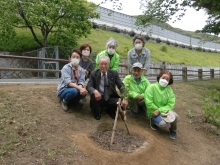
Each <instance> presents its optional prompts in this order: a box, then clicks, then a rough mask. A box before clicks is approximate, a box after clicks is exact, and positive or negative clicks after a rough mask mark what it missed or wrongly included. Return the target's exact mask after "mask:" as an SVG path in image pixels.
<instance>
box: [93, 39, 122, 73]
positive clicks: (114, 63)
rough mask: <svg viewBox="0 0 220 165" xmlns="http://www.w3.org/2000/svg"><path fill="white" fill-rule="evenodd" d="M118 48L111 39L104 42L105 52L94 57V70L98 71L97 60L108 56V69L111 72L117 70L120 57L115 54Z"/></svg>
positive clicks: (115, 42)
mask: <svg viewBox="0 0 220 165" xmlns="http://www.w3.org/2000/svg"><path fill="white" fill-rule="evenodd" d="M117 47H118V43H117V41H116V40H114V39H113V38H112V37H111V38H109V39H108V41H107V42H106V50H103V51H102V52H100V53H99V54H98V55H97V56H96V60H95V62H96V66H95V69H98V68H99V67H98V62H99V58H100V57H101V56H108V57H109V58H110V68H109V69H112V70H116V71H117V70H118V66H119V61H120V57H119V55H118V54H117V53H116V52H115V51H116V48H117Z"/></svg>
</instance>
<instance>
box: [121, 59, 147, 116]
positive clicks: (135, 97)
mask: <svg viewBox="0 0 220 165" xmlns="http://www.w3.org/2000/svg"><path fill="white" fill-rule="evenodd" d="M142 69H143V65H142V64H141V63H140V62H136V63H134V64H133V65H132V69H131V73H132V74H131V75H127V76H126V77H125V79H124V81H123V83H124V85H125V89H126V93H127V97H128V103H129V108H130V114H131V116H132V117H138V112H139V113H140V114H142V115H143V116H145V117H146V105H145V102H144V92H145V90H146V89H147V87H148V86H149V85H150V82H149V81H148V79H146V78H145V77H144V76H143V74H142Z"/></svg>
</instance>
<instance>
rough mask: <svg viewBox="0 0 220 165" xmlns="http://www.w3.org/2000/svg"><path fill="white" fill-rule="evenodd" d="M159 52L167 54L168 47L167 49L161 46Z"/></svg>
mask: <svg viewBox="0 0 220 165" xmlns="http://www.w3.org/2000/svg"><path fill="white" fill-rule="evenodd" d="M160 50H161V51H162V52H165V53H167V52H168V47H167V46H166V45H163V46H162V47H161V48H160Z"/></svg>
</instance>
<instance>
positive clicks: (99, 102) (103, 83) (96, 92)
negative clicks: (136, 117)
mask: <svg viewBox="0 0 220 165" xmlns="http://www.w3.org/2000/svg"><path fill="white" fill-rule="evenodd" d="M109 64H110V59H109V57H107V56H101V57H100V58H99V62H98V66H99V69H98V70H94V71H92V73H91V75H90V78H89V82H88V84H87V87H86V89H87V90H88V92H89V94H90V96H91V98H90V108H91V109H92V111H93V113H94V118H95V119H96V120H100V118H101V111H102V109H103V108H105V107H107V111H108V112H109V114H110V116H111V117H112V118H115V114H116V113H115V111H116V109H117V102H118V99H119V98H120V96H119V95H118V93H117V91H116V89H115V85H116V86H117V87H118V89H119V90H120V92H121V94H122V95H123V93H124V84H123V83H122V81H121V79H120V78H119V75H118V72H117V71H115V70H110V69H109ZM126 106H127V101H126V100H125V99H123V100H122V102H121V107H122V108H126Z"/></svg>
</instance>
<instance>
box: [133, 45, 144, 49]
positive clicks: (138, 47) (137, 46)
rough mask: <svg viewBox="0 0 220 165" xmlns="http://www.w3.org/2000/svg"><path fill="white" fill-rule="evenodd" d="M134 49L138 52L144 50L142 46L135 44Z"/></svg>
mask: <svg viewBox="0 0 220 165" xmlns="http://www.w3.org/2000/svg"><path fill="white" fill-rule="evenodd" d="M134 47H135V49H137V50H141V49H142V48H143V46H142V44H135V45H134Z"/></svg>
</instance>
